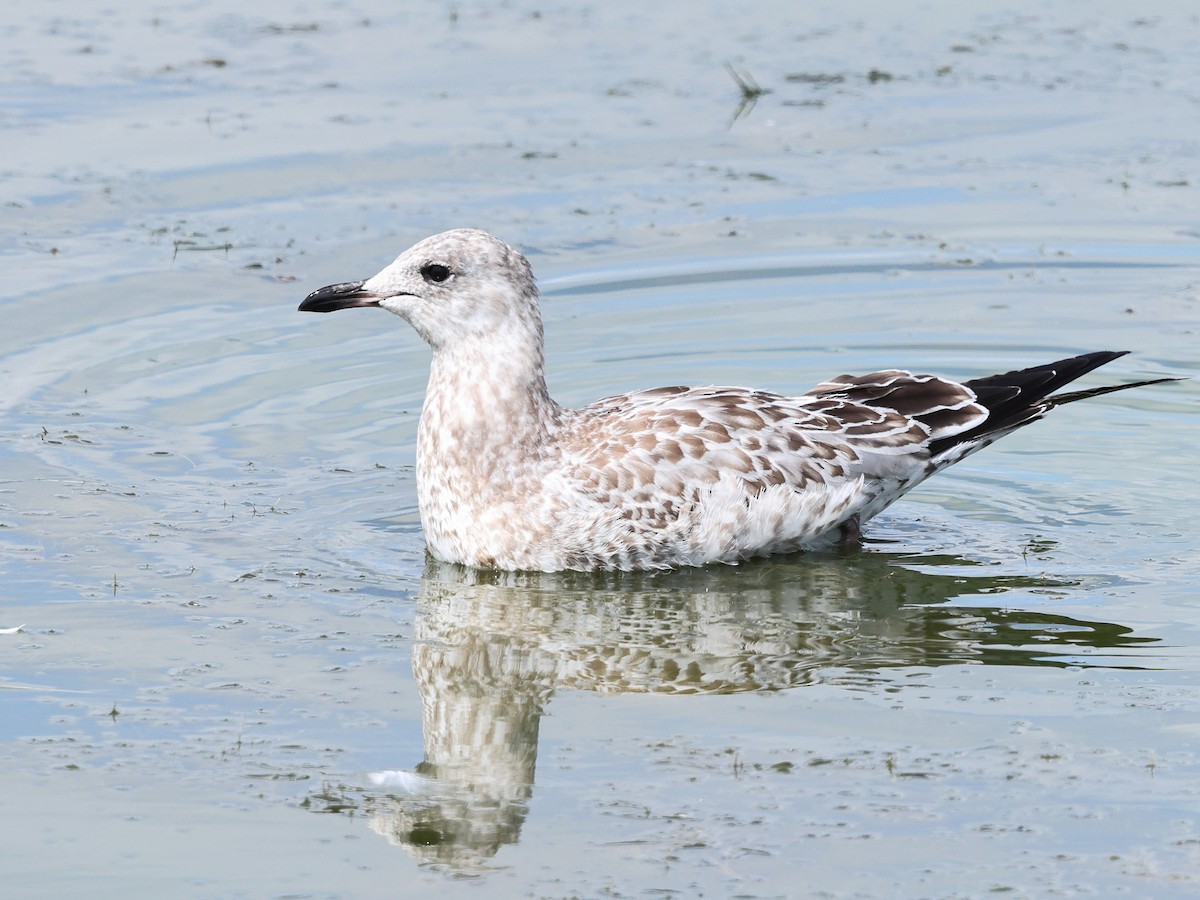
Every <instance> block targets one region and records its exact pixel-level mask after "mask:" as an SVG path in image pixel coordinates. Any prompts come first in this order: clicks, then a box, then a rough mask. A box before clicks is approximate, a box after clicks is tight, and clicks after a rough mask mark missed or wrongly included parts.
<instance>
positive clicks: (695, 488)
mask: <svg viewBox="0 0 1200 900" xmlns="http://www.w3.org/2000/svg"><path fill="white" fill-rule="evenodd" d="M351 306H379V307H382V308H383V309H386V310H389V311H390V312H394V313H396V314H397V315H400V316H402V317H403V318H405V319H406V320H407V321H408V322H409V323H411V324H412V325H413V327H414V328H416V330H417V331H418V332H419V333H420V334H421V336H422V337H423V338H425V340H426V341H427V342H428V343H429V344H430V346H431V347H432V348H433V362H432V368H431V373H430V379H429V387H428V391H427V394H426V399H425V406H424V410H423V412H422V415H421V424H420V430H419V435H418V447H417V477H418V493H419V500H420V507H421V519H422V524H423V526H424V531H425V539H426V542H427V544H428V546H429V549H430V551H431V552H432V553H433V555H434V556H436V557H437V558H439V559H442V560H445V561H449V562H460V563H466V564H469V565H475V566H484V567H497V568H501V569H535V570H545V571H553V570H558V569H583V570H586V569H597V568H614V569H654V568H669V567H673V566H683V565H703V564H705V563H709V562H737V561H739V560H743V559H747V558H750V557H754V556H766V555H770V554H773V553H781V552H788V551H793V550H797V549H799V548H801V547H804V546H806V545H809V544H811V543H813V542H817V541H820V540H822V539H829V538H838V537H842V536H853V535H856V534H857V530H858V528H859V526H860V525H861V524H862V523H863V522H865V521H866V520H867V519H869V518H871V517H872V516H874V515H875V514H877V513H878V512H879V511H880V510H882V509H884V508H885V507H887V506H888V505H889V504H890V503H892V502H893V501H894V500H896V499H897V498H898V497H900V496H901V495H902V494H903V493H905V492H906V491H908V490H909V489H911V488H912V487H914V486H915V485H917V484H919V483H920V482H921V481H923V480H924V479H925V478H927V477H929V476H930V475H932V474H933V473H934V472H937V471H939V470H940V469H943V468H945V467H946V466H949V465H951V464H952V463H955V462H957V461H958V460H960V459H962V458H963V457H965V456H967V455H968V454H970V453H972V452H974V451H975V450H978V449H980V448H982V447H985V446H987V445H988V444H990V443H991V442H992V441H994V440H996V439H997V438H999V437H1002V436H1003V435H1005V434H1008V433H1009V432H1011V431H1013V430H1015V429H1017V428H1019V427H1021V426H1022V425H1025V424H1028V423H1029V422H1032V421H1034V420H1036V419H1039V418H1041V417H1042V416H1043V415H1044V414H1045V413H1046V412H1047V411H1048V410H1049V409H1051V408H1052V407H1053V406H1056V405H1058V404H1061V403H1064V402H1068V401H1070V400H1077V399H1081V398H1083V397H1087V396H1094V395H1096V394H1099V393H1105V392H1107V391H1111V390H1119V389H1122V388H1127V387H1134V386H1136V385H1134V384H1126V385H1120V386H1118V387H1109V388H1095V389H1092V390H1088V391H1080V392H1077V393H1074V394H1063V395H1058V396H1057V397H1055V396H1050V395H1051V394H1052V392H1053V391H1056V390H1058V389H1059V388H1060V387H1062V386H1063V385H1065V384H1068V383H1069V382H1071V381H1074V380H1075V379H1076V378H1079V377H1080V376H1081V375H1084V374H1085V373H1087V372H1089V371H1091V370H1092V369H1094V368H1096V367H1098V366H1101V365H1104V364H1105V363H1107V362H1109V361H1111V360H1113V359H1115V358H1116V357H1118V356H1120V355H1122V354H1120V353H1112V352H1101V353H1090V354H1086V355H1083V356H1077V357H1073V358H1071V359H1065V360H1061V361H1059V362H1055V363H1051V364H1049V365H1044V366H1037V367H1034V368H1030V369H1024V370H1021V371H1017V372H1010V373H1007V374H1004V375H996V376H993V377H990V378H981V379H977V380H974V381H968V382H966V383H965V384H957V383H955V382H952V381H948V380H946V379H943V378H938V377H935V376H932V375H913V374H911V373H908V372H902V371H896V370H888V371H883V372H874V373H872V374H869V375H862V376H840V377H838V378H834V379H832V380H830V381H827V382H825V383H823V384H820V385H817V386H816V387H815V388H813V389H812V390H811V391H810V392H809V393H807V394H805V395H804V396H799V397H784V396H780V395H778V394H772V393H768V392H765V391H755V390H747V389H743V388H718V387H702V388H685V387H670V388H658V389H654V390H648V391H639V392H636V393H630V394H622V395H620V396H616V397H610V398H608V399H606V400H601V401H599V402H597V403H594V404H592V405H591V406H588V407H585V408H583V409H568V408H564V407H561V406H559V405H558V404H557V403H555V402H554V401H553V400H552V399H551V397H550V395H549V393H548V392H547V389H546V381H545V376H544V373H543V357H542V322H541V315H540V312H539V309H538V294H537V287H536V285H535V283H534V280H533V275H532V272H531V270H530V267H529V263H528V262H527V261H526V260H525V258H524V257H523V256H521V255H520V254H519V253H517V252H516V251H515V250H513V249H512V248H511V247H509V246H508V245H507V244H504V243H502V242H501V241H498V240H497V239H495V238H493V237H492V236H490V235H488V234H486V233H484V232H482V231H474V230H466V229H463V230H458V231H450V232H446V233H444V234H440V235H436V236H434V237H431V238H428V239H426V240H424V241H422V242H420V243H419V244H417V245H416V246H414V247H413V248H412V249H410V250H408V251H406V252H405V253H403V254H401V255H400V256H399V257H398V258H397V259H396V261H395V262H393V263H392V264H391V265H390V266H388V267H387V268H385V269H384V270H383V271H382V272H380V273H379V274H378V275H376V276H374V277H373V278H370V279H368V280H366V281H359V282H350V283H345V284H336V285H331V286H329V287H326V288H322V289H321V290H318V291H315V292H313V293H312V294H310V295H309V297H308V298H307V299H306V300H305V301H304V303H303V304H301V307H300V308H301V309H302V310H308V311H313V312H330V311H332V310H335V309H342V308H345V307H351ZM1159 380H1162V379H1159ZM1150 383H1153V382H1139V383H1138V384H1150Z"/></svg>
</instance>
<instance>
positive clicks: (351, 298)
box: [300, 281, 383, 313]
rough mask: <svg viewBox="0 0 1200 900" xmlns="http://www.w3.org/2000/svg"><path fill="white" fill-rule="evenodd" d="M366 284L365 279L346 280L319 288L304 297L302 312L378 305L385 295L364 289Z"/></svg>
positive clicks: (320, 311)
mask: <svg viewBox="0 0 1200 900" xmlns="http://www.w3.org/2000/svg"><path fill="white" fill-rule="evenodd" d="M364 284H366V282H365V281H345V282H343V283H341V284H331V285H328V286H326V287H323V288H317V289H316V290H315V291H313V292H312V293H311V294H309V295H308V296H307V297H305V298H304V302H303V303H301V304H300V312H319V313H327V312H334V311H335V310H339V309H350V308H351V307H354V306H378V305H379V301H380V300H382V299H383V297H381V296H380V295H379V294H373V293H371V292H370V291H364V290H363V289H362V286H363V285H364Z"/></svg>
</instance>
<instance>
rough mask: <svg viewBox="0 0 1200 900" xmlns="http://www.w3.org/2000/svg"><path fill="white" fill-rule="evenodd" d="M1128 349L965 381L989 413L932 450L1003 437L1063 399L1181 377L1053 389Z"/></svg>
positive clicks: (1105, 392) (1081, 375)
mask: <svg viewBox="0 0 1200 900" xmlns="http://www.w3.org/2000/svg"><path fill="white" fill-rule="evenodd" d="M1128 353H1129V351H1128V350H1098V351H1096V352H1095V353H1083V354H1080V355H1079V356H1070V357H1067V358H1066V359H1060V360H1056V361H1055V362H1052V363H1046V364H1045V365H1041V366H1031V367H1030V368H1028V369H1015V370H1013V371H1011V372H1003V373H1001V374H1000V375H989V376H987V377H986V378H975V379H972V380H970V381H965V382H963V384H965V385H966V386H967V387H969V388H970V389H971V390H973V391H974V392H975V396H976V398H977V401H978V402H979V404H980V405H982V406H984V407H985V408H986V409H987V411H988V417H987V419H986V420H985V421H984V422H982V423H981V424H980V425H978V426H977V427H975V428H972V429H971V430H970V431H965V432H963V433H962V434H956V435H954V436H953V437H948V438H943V439H942V440H940V441H935V442H933V443H932V444H930V447H929V451H930V454H931V455H933V456H937V455H938V454H940V453H943V452H945V451H946V450H949V449H951V448H952V447H955V446H958V445H960V444H968V443H972V442H975V441H978V440H981V439H983V438H985V437H987V436H988V435H996V436H999V435H1000V434H1002V433H1004V432H1007V431H1011V430H1013V429H1014V428H1019V427H1020V426H1022V425H1025V424H1027V423H1029V422H1032V421H1034V420H1035V419H1040V418H1041V417H1042V416H1043V415H1045V413H1046V411H1047V410H1049V409H1051V408H1052V407H1055V406H1061V405H1062V404H1064V403H1071V402H1073V401H1075V400H1083V399H1085V398H1087V397H1098V396H1100V395H1101V394H1111V393H1113V392H1114V391H1124V390H1128V389H1130V388H1136V387H1146V386H1147V385H1151V384H1161V383H1163V382H1165V381H1178V380H1179V379H1177V378H1152V379H1149V380H1147V381H1134V382H1130V383H1128V384H1114V385H1108V386H1105V387H1097V388H1089V389H1087V390H1082V391H1074V392H1071V393H1066V394H1055V393H1054V392H1055V391H1057V390H1058V389H1059V388H1061V387H1063V386H1064V385H1067V384H1070V383H1071V382H1072V381H1075V380H1076V379H1077V378H1081V377H1083V376H1084V375H1086V374H1087V373H1088V372H1091V371H1092V370H1093V369H1098V368H1100V367H1101V366H1103V365H1105V364H1107V363H1110V362H1112V361H1113V360H1114V359H1120V358H1121V357H1122V356H1125V355H1127V354H1128Z"/></svg>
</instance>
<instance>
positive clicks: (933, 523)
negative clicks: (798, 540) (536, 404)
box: [0, 0, 1200, 897]
mask: <svg viewBox="0 0 1200 900" xmlns="http://www.w3.org/2000/svg"><path fill="white" fill-rule="evenodd" d="M1024 6H1027V7H1028V8H1017V9H1016V10H1015V11H1013V12H1004V13H996V12H993V11H991V8H990V5H988V4H982V3H980V4H975V3H966V4H964V3H955V4H949V3H939V2H932V3H928V4H925V5H923V6H921V7H920V10H919V12H918V11H916V10H915V9H910V10H908V11H907V12H905V13H904V14H903V15H901V14H900V13H897V12H895V11H894V10H893V9H892V7H891V5H887V4H873V3H867V2H861V3H857V4H849V5H846V4H837V5H829V6H827V7H821V6H817V7H811V8H805V9H802V10H797V9H796V5H795V4H783V3H779V4H760V5H759V6H758V7H756V8H755V9H753V10H749V11H741V12H739V17H740V18H739V20H738V21H737V22H736V23H735V24H731V23H730V22H729V20H728V15H729V12H728V9H727V8H726V7H720V6H717V5H715V4H703V3H702V4H700V6H699V7H697V6H696V5H695V4H687V5H684V4H670V3H669V4H664V5H662V6H661V7H657V8H656V9H655V10H639V11H632V10H629V9H621V8H614V9H607V8H600V7H576V6H572V5H565V6H554V7H547V6H542V5H537V4H529V3H524V2H518V3H503V4H500V3H496V4H492V3H478V4H459V5H457V6H456V7H454V8H453V9H451V8H450V7H446V6H443V5H440V4H436V3H432V2H430V3H417V4H410V5H409V7H408V8H406V9H405V10H403V11H397V10H395V9H392V8H391V7H390V6H389V5H384V4H374V3H355V4H345V3H338V4H334V3H324V2H317V3H310V4H299V3H288V2H268V3H266V4H265V5H260V6H259V7H255V10H254V11H253V12H250V11H249V10H248V9H247V8H245V7H244V6H238V5H235V4H232V3H227V2H217V3H210V4H205V5H203V6H202V7H201V6H195V5H190V4H176V3H171V2H166V3H156V4H149V3H146V4H138V3H134V4H124V5H122V6H120V7H114V8H111V9H107V10H96V9H95V8H94V7H93V6H92V5H90V4H83V3H79V2H75V0H61V2H57V3H49V4H46V3H39V4H33V3H21V2H18V3H15V4H9V5H8V6H7V7H6V8H5V11H4V12H3V13H0V34H3V36H4V40H3V43H2V44H0V59H2V60H3V62H4V65H5V68H6V71H8V72H9V73H10V78H9V80H8V81H7V83H6V84H5V85H3V86H0V133H2V135H3V143H4V147H5V151H4V154H3V155H4V159H3V163H2V166H0V170H2V175H3V179H2V181H0V186H2V190H3V195H4V196H3V200H4V228H3V229H0V260H2V261H3V265H4V271H5V275H6V278H5V286H4V289H3V296H2V297H0V312H2V313H3V318H4V321H5V323H6V325H5V327H4V328H3V329H0V379H2V383H3V391H2V392H0V573H2V574H3V587H2V589H0V628H2V629H9V630H11V629H15V628H16V627H17V626H21V628H20V630H19V631H15V632H13V631H6V633H3V634H0V771H2V772H3V774H0V830H2V832H3V835H2V836H3V840H0V865H2V866H3V871H4V873H5V874H4V883H5V886H6V890H7V891H11V892H12V893H13V895H14V896H27V897H36V896H45V897H61V896H83V895H87V896H92V897H129V896H165V895H171V896H194V897H218V896H220V897H225V896H323V897H327V896H345V897H392V896H448V897H452V896H459V895H463V896H476V897H478V896H489V897H492V896H498V897H503V896H545V897H565V896H586V897H590V896H644V895H649V894H653V895H657V896H661V895H671V896H674V895H678V896H689V897H690V896H733V895H737V896H743V897H802V896H830V897H834V896H837V897H840V896H855V897H894V896H914V897H916V896H928V897H949V896H978V895H981V894H984V893H987V892H1011V893H1013V894H1015V895H1017V896H1034V895H1036V896H1042V895H1077V894H1080V893H1090V894H1094V895H1100V896H1112V895H1129V896H1155V897H1164V896H1179V897H1185V896H1189V897H1190V896H1194V894H1195V892H1196V890H1197V884H1198V882H1200V758H1198V756H1197V741H1198V740H1200V700H1197V696H1198V693H1197V687H1198V684H1197V683H1198V681H1200V677H1198V676H1200V596H1198V593H1197V588H1196V585H1197V584H1198V583H1200V555H1198V553H1197V549H1196V547H1197V539H1196V535H1197V533H1198V531H1200V522H1198V520H1197V514H1196V509H1197V505H1198V502H1200V489H1198V488H1197V486H1196V479H1195V460H1196V450H1195V443H1196V435H1197V424H1198V423H1197V414H1196V413H1197V408H1198V407H1197V400H1198V399H1200V387H1198V385H1200V382H1198V381H1197V380H1196V378H1195V376H1196V374H1197V369H1198V358H1200V354H1198V353H1197V347H1200V343H1198V342H1197V336H1196V329H1197V323H1198V315H1197V313H1198V308H1200V299H1198V298H1200V222H1198V221H1197V212H1196V211H1197V209H1200V204H1198V203H1197V194H1196V190H1197V187H1196V186H1197V184H1198V182H1200V155H1198V153H1197V150H1198V146H1200V145H1198V144H1197V141H1196V133H1195V125H1194V123H1195V120H1196V110H1197V106H1198V101H1200V89H1198V88H1197V84H1200V81H1198V80H1197V78H1196V70H1195V56H1194V47H1195V45H1196V42H1197V40H1198V39H1200V22H1198V21H1197V18H1196V16H1195V14H1194V11H1192V10H1190V8H1185V7H1184V6H1183V5H1180V4H1167V3H1161V4H1157V5H1156V4H1150V5H1149V8H1147V9H1142V8H1141V7H1139V10H1138V11H1137V15H1136V16H1134V15H1133V14H1132V13H1130V12H1128V11H1127V8H1126V7H1125V6H1124V5H1119V4H1104V3H1100V4H1096V3H1088V4H1084V3H1067V2H1061V3H1051V4H1026V5H1024ZM1018 7H1022V5H1018ZM726 63H731V64H733V65H734V66H735V67H736V69H737V70H738V73H739V76H740V77H743V79H744V78H745V76H746V75H749V76H750V77H751V78H752V79H754V80H755V81H756V82H757V83H758V84H759V85H760V86H761V87H763V88H766V89H768V90H769V93H764V94H762V95H761V96H758V97H757V98H753V97H746V98H743V95H742V92H741V91H740V90H739V87H738V85H737V84H736V83H735V81H734V80H733V79H732V78H731V77H730V74H729V72H728V71H727V70H726V68H725V64H726ZM743 101H744V102H743ZM458 225H478V226H482V227H486V228H488V229H490V230H492V231H494V232H496V233H498V234H500V235H501V236H502V237H504V238H505V239H507V240H509V241H511V242H513V243H515V244H518V245H519V246H521V247H522V248H524V249H525V250H526V251H527V252H528V253H529V256H530V258H531V260H532V261H533V263H534V266H535V268H536V269H537V270H538V273H539V275H540V276H541V278H542V282H543V287H544V312H545V317H546V330H547V340H548V369H549V374H550V381H551V386H552V390H553V391H554V392H555V394H556V396H557V397H558V399H560V400H561V401H563V402H568V403H585V402H588V401H590V400H593V399H596V398H597V397H599V396H602V395H604V394H608V393H614V392H617V391H620V390H626V389H630V388H636V387H646V386H652V385H656V384H672V383H713V382H720V383H730V384H751V385H756V386H762V387H768V388H772V389H776V390H782V391H788V390H798V389H803V388H805V387H807V386H810V385H812V384H814V383H816V382H818V381H820V380H823V379H824V378H826V377H828V376H830V375H833V374H836V373H838V372H842V371H868V370H871V369H875V368H879V367H884V366H896V365H898V366H905V367H910V368H921V369H928V370H931V371H936V372H941V373H945V374H950V375H955V376H963V377H969V376H972V375H979V374H986V373H991V372H995V371H1001V370H1003V369H1005V368H1010V367H1015V366H1019V365H1026V364H1031V363H1036V362H1041V361H1044V360H1046V359H1049V358H1053V357H1054V356H1056V355H1066V354H1071V353H1077V352H1082V351H1085V350H1093V349H1099V348H1119V349H1125V348H1128V349H1130V350H1133V351H1134V353H1133V354H1132V355H1131V356H1129V357H1126V358H1125V359H1122V360H1120V361H1118V362H1116V363H1114V364H1113V365H1111V366H1109V367H1107V369H1106V370H1104V371H1103V372H1098V373H1095V374H1094V375H1092V376H1090V377H1089V379H1088V383H1091V384H1100V383H1111V382H1113V381H1119V380H1132V379H1135V378H1144V377H1152V376H1155V375H1160V374H1166V375H1183V376H1190V377H1191V380H1189V381H1187V382H1183V383H1180V384H1176V385H1166V386H1162V387H1156V388H1151V389H1146V390H1140V391H1131V392H1128V393H1121V394H1116V395H1111V396H1106V397H1102V398H1098V399H1096V400H1093V401H1090V402H1089V403H1086V404H1078V405H1073V406H1071V407H1069V408H1066V409H1063V410H1061V411H1059V412H1057V413H1055V414H1054V415H1053V416H1052V417H1051V418H1050V419H1049V420H1048V421H1047V422H1044V423H1042V424H1040V425H1038V426H1035V427H1034V428H1031V429H1028V430H1027V431H1024V432H1022V433H1021V434H1020V435H1019V436H1014V437H1012V438H1009V439H1007V440H1005V441H1004V442H1003V443H1002V444H1000V445H998V446H996V447H994V448H992V449H990V450H988V451H986V452H985V453H983V454H980V455H979V456H976V457H973V458H972V459H971V460H970V461H969V462H968V463H965V464H964V465H962V466H961V467H958V468H957V469H956V470H955V471H953V472H952V473H949V474H947V475H943V476H939V477H938V478H937V479H934V481H933V482H931V483H930V484H928V485H925V486H923V487H922V488H921V489H920V490H919V491H918V492H917V493H915V494H914V495H912V496H911V497H910V498H908V499H906V500H905V501H903V502H901V503H900V504H898V505H897V506H895V507H893V509H892V510H890V511H889V512H888V513H887V514H886V515H885V516H884V517H882V518H881V519H879V520H878V521H876V522H875V523H874V526H873V527H872V528H870V529H869V531H868V535H867V541H866V544H865V546H864V547H863V549H862V550H861V551H854V552H845V553H836V554H835V553H829V554H811V555H807V556H800V557H795V558H788V559H782V560H771V561H763V562H758V563H754V564H751V565H744V566H739V567H732V568H728V567H721V568H715V569H704V570H695V571H685V572H677V573H666V574H654V575H578V574H576V575H556V576H550V575H514V574H497V573H486V572H476V571H471V570H464V569H460V568H456V567H451V566H444V565H440V564H437V563H434V562H432V561H429V560H427V559H426V558H425V556H424V550H423V544H422V539H421V533H420V525H419V519H418V515H417V510H416V493H415V484H414V476H413V462H414V442H415V431H416V422H417V416H418V414H419V410H420V404H421V399H422V394H423V389H424V379H425V375H426V369H427V365H428V351H427V350H426V348H425V347H424V346H423V345H422V344H421V343H420V341H419V340H418V338H417V337H416V336H415V334H413V333H412V332H411V331H410V330H409V329H408V328H407V326H405V325H404V323H403V322H401V321H399V320H398V319H394V318H393V317H390V316H385V315H382V314H378V313H371V312H367V311H363V312H356V313H344V314H341V315H339V316H331V317H317V316H302V315H299V314H297V313H296V312H295V306H296V304H297V303H298V302H299V300H300V299H301V298H302V297H303V296H304V295H305V294H306V293H307V292H308V291H309V290H311V289H313V288H315V287H318V286H320V285H323V284H326V283H329V282H332V281H338V280H348V279H351V278H358V277H364V276H367V275H370V274H372V273H373V272H375V271H376V270H377V269H379V268H381V267H382V266H383V265H384V264H385V263H387V262H388V261H390V259H391V258H392V257H393V256H394V255H395V253H396V252H398V251H399V250H401V249H403V247H405V246H407V245H408V244H409V243H411V242H413V241H415V240H417V239H419V238H421V237H423V236H425V235H426V234H429V233H432V232H434V231H438V230H441V229H444V228H448V227H453V226H458ZM481 892H482V893H481Z"/></svg>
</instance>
